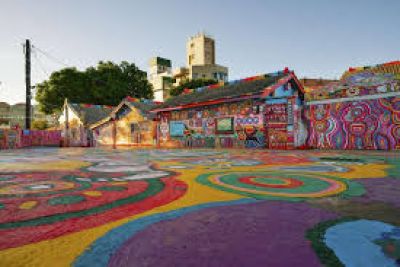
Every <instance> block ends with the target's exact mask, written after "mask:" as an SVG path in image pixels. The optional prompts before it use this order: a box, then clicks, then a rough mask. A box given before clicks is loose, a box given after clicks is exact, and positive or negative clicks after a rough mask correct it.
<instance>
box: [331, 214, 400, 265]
mask: <svg viewBox="0 0 400 267" xmlns="http://www.w3.org/2000/svg"><path fill="white" fill-rule="evenodd" d="M394 228H395V226H393V225H390V224H386V223H383V222H379V221H371V220H357V221H351V222H344V223H341V224H337V225H335V226H332V227H331V228H329V229H328V230H327V231H326V233H325V243H326V245H327V246H328V247H329V248H331V249H332V250H333V251H334V252H335V254H336V256H337V257H338V258H339V260H340V261H341V262H342V263H343V264H344V265H345V266H347V267H359V266H362V267H377V266H385V267H396V266H397V265H396V262H395V261H394V259H391V258H388V257H387V256H386V255H385V254H384V253H383V252H382V250H381V247H380V246H379V245H377V244H375V243H374V241H375V240H376V239H379V238H381V236H382V233H385V232H390V231H392V230H393V229H394Z"/></svg>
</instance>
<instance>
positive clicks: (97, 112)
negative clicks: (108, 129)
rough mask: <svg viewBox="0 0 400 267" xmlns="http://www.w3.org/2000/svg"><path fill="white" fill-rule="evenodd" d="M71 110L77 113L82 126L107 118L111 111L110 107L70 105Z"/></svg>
mask: <svg viewBox="0 0 400 267" xmlns="http://www.w3.org/2000/svg"><path fill="white" fill-rule="evenodd" d="M70 105H71V106H72V108H73V109H74V110H75V111H76V112H77V113H78V114H77V115H78V116H79V118H81V120H82V122H83V124H85V125H89V124H92V123H95V122H97V121H99V120H101V119H104V118H105V117H107V116H108V115H109V114H110V113H111V111H112V110H113V109H112V108H110V107H105V106H98V105H88V106H85V105H82V104H70Z"/></svg>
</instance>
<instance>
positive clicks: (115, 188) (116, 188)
mask: <svg viewBox="0 0 400 267" xmlns="http://www.w3.org/2000/svg"><path fill="white" fill-rule="evenodd" d="M96 189H97V190H100V191H124V190H126V187H125V186H102V187H98V188H96Z"/></svg>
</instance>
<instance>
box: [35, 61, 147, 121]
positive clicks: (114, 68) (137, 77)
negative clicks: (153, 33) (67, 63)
mask: <svg viewBox="0 0 400 267" xmlns="http://www.w3.org/2000/svg"><path fill="white" fill-rule="evenodd" d="M36 88H37V93H36V101H37V102H38V103H39V107H40V109H41V110H42V111H43V112H45V113H46V114H50V113H53V112H56V111H60V110H61V107H62V105H63V103H64V99H65V98H68V100H69V101H70V102H72V103H86V104H97V105H111V106H115V105H118V104H119V103H120V102H121V100H122V99H123V98H125V97H126V96H131V97H135V98H147V99H152V98H153V91H152V88H151V84H150V83H149V82H148V80H147V77H146V72H144V71H142V70H140V69H139V68H138V67H137V66H136V65H135V64H133V63H128V62H126V61H123V62H121V63H120V64H115V63H113V62H110V61H108V62H102V61H100V62H99V63H98V65H97V66H96V67H89V68H87V69H86V70H84V71H80V70H78V69H76V68H64V69H61V70H59V71H56V72H53V73H52V74H51V75H50V78H49V79H48V80H46V81H43V82H42V83H39V84H37V85H36Z"/></svg>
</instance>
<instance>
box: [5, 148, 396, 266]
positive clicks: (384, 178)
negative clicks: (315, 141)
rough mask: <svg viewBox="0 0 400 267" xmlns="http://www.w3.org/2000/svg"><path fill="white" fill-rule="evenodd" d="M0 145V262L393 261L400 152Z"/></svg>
mask: <svg viewBox="0 0 400 267" xmlns="http://www.w3.org/2000/svg"><path fill="white" fill-rule="evenodd" d="M398 154H399V153H388V152H386V153H383V152H382V153H381V152H343V151H341V152H337V151H333V152H321V151H286V152H282V151H281V152H279V151H261V150H224V151H219V150H101V149H56V148H54V149H45V148H43V149H27V150H15V151H0V266H71V265H72V266H90V267H91V266H230V267H232V266H274V267H275V266H308V267H310V266H363V267H366V266H374V267H375V266H400V156H399V155H398Z"/></svg>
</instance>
